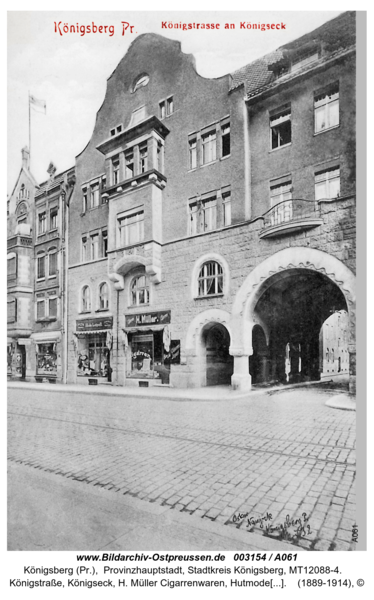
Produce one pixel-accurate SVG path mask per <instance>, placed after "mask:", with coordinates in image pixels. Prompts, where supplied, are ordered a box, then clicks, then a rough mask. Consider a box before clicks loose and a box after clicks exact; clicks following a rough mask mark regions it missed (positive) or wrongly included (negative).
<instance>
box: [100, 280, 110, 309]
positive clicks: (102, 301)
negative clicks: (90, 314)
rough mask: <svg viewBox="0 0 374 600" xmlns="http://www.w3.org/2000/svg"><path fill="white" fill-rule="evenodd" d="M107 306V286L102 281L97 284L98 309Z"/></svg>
mask: <svg viewBox="0 0 374 600" xmlns="http://www.w3.org/2000/svg"><path fill="white" fill-rule="evenodd" d="M107 308H109V288H108V284H107V283H102V284H101V285H100V286H99V309H100V310H105V309H107Z"/></svg>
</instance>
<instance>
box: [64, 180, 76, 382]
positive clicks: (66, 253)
mask: <svg viewBox="0 0 374 600" xmlns="http://www.w3.org/2000/svg"><path fill="white" fill-rule="evenodd" d="M65 177H66V179H65V182H64V187H65V190H66V192H65V215H64V216H65V227H64V259H65V262H64V284H65V285H64V296H63V301H64V302H63V304H64V321H63V323H64V325H63V333H64V371H63V380H62V381H63V383H67V373H68V291H69V286H68V275H69V269H68V267H69V205H70V199H71V196H72V194H73V191H74V184H75V177H73V179H72V180H71V181H70V182H68V180H67V177H68V176H67V175H66V176H65ZM69 188H70V190H69ZM68 190H69V191H68Z"/></svg>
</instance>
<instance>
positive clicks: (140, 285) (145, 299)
mask: <svg viewBox="0 0 374 600" xmlns="http://www.w3.org/2000/svg"><path fill="white" fill-rule="evenodd" d="M131 304H132V306H137V305H139V304H149V281H148V278H147V277H146V276H145V275H139V277H135V279H134V280H133V282H132V284H131Z"/></svg>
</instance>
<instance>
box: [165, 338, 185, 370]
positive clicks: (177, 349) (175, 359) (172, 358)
mask: <svg viewBox="0 0 374 600" xmlns="http://www.w3.org/2000/svg"><path fill="white" fill-rule="evenodd" d="M164 361H165V363H166V364H169V365H180V362H181V341H180V340H171V342H170V350H169V352H168V353H164Z"/></svg>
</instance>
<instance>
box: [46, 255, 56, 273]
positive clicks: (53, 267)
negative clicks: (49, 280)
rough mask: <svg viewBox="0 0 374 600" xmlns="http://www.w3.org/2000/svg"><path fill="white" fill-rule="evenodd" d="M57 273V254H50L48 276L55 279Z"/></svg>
mask: <svg viewBox="0 0 374 600" xmlns="http://www.w3.org/2000/svg"><path fill="white" fill-rule="evenodd" d="M56 273H57V252H50V253H49V255H48V275H49V277H54V276H55V275H56Z"/></svg>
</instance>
